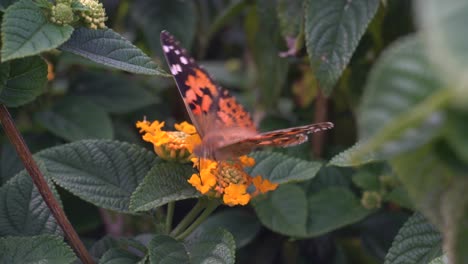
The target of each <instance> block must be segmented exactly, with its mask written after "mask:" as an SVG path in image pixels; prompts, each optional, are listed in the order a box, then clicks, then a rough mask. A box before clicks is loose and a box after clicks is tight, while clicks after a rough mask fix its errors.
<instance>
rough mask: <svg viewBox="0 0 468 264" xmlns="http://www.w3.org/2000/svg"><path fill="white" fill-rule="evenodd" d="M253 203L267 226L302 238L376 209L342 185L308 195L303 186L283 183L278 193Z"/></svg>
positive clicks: (359, 218) (357, 218)
mask: <svg viewBox="0 0 468 264" xmlns="http://www.w3.org/2000/svg"><path fill="white" fill-rule="evenodd" d="M253 206H254V209H255V212H256V213H257V215H258V217H259V219H260V221H261V222H262V224H264V225H265V226H266V227H268V228H270V229H272V230H273V231H275V232H278V233H281V234H285V235H288V236H294V237H301V238H305V237H315V236H319V235H322V234H325V233H327V232H330V231H333V230H335V229H338V228H340V227H343V226H346V225H349V224H352V223H355V222H358V221H360V220H362V219H364V218H365V217H366V216H368V215H369V214H370V213H371V212H372V211H371V210H367V209H365V208H364V207H362V206H361V203H360V201H359V199H358V198H357V197H356V196H355V195H354V194H353V193H351V192H350V191H349V190H348V189H347V188H342V187H330V188H327V189H324V190H322V191H319V192H313V193H307V194H306V193H305V192H304V190H303V189H301V188H300V187H299V186H295V185H280V187H279V188H278V189H277V190H275V191H274V192H271V193H268V194H267V195H264V196H260V197H258V198H256V199H254V200H253Z"/></svg>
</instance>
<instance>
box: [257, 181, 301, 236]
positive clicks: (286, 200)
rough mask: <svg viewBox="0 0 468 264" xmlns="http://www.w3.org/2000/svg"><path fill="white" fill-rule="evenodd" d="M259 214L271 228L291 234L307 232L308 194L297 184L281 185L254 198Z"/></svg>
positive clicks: (297, 234) (298, 234) (262, 220)
mask: <svg viewBox="0 0 468 264" xmlns="http://www.w3.org/2000/svg"><path fill="white" fill-rule="evenodd" d="M252 205H253V206H254V209H255V212H256V213H257V216H258V218H259V220H260V222H262V224H263V225H265V226H266V227H268V228H269V229H271V230H273V231H275V232H278V233H281V234H285V235H290V236H298V237H303V236H305V235H306V234H307V231H306V224H307V213H308V212H307V196H306V194H305V193H304V191H303V190H302V189H301V188H300V187H299V186H296V185H293V184H287V185H280V186H279V187H278V189H276V190H275V191H273V192H269V193H267V194H265V195H260V196H258V197H256V198H255V199H253V200H252Z"/></svg>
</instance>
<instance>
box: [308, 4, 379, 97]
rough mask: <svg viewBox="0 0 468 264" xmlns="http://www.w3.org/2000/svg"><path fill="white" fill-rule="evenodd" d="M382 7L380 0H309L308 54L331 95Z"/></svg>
mask: <svg viewBox="0 0 468 264" xmlns="http://www.w3.org/2000/svg"><path fill="white" fill-rule="evenodd" d="M378 7H379V1H376V0H363V1H346V0H333V1H327V0H319V1H317V0H306V4H305V39H306V47H307V53H308V54H309V59H310V63H311V65H312V67H313V70H314V72H315V76H316V78H317V79H318V81H319V83H320V87H321V88H322V90H323V91H324V93H325V94H327V95H329V94H331V92H332V89H333V86H334V85H335V83H336V81H337V80H338V78H339V77H340V75H341V73H342V72H343V70H344V69H345V68H346V66H347V64H348V63H349V60H350V59H351V56H352V55H353V53H354V50H355V49H356V47H357V46H358V44H359V40H360V39H361V37H362V35H364V32H365V31H366V28H367V25H368V24H369V22H370V21H371V19H372V18H373V17H374V15H375V13H376V12H377V8H378Z"/></svg>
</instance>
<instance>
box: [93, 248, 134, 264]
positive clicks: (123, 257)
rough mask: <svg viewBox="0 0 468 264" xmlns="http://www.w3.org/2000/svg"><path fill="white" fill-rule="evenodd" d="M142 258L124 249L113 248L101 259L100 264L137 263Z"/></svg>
mask: <svg viewBox="0 0 468 264" xmlns="http://www.w3.org/2000/svg"><path fill="white" fill-rule="evenodd" d="M140 259H141V258H140V257H138V256H135V255H133V254H132V253H130V252H128V251H125V250H123V249H118V248H111V249H109V250H108V251H107V252H106V253H104V255H102V257H101V258H100V259H99V264H128V263H137V262H138V261H139V260H140Z"/></svg>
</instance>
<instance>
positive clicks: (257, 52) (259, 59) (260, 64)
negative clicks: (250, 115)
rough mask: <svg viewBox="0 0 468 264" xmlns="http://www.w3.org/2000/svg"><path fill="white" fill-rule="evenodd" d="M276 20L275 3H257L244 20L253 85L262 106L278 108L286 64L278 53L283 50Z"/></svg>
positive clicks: (264, 1)
mask: <svg viewBox="0 0 468 264" xmlns="http://www.w3.org/2000/svg"><path fill="white" fill-rule="evenodd" d="M277 20H278V19H277V17H276V3H275V1H270V0H259V1H256V2H255V5H254V6H252V8H251V10H250V12H249V14H248V16H247V20H246V33H247V41H248V45H249V47H250V49H251V50H252V55H253V59H254V62H255V66H256V70H257V78H256V84H255V86H258V87H259V91H258V95H259V96H260V97H259V98H258V100H257V103H259V104H260V105H261V106H262V107H264V108H265V109H268V108H270V107H277V105H278V100H279V97H280V94H281V89H282V88H283V85H284V83H285V81H286V74H287V72H288V62H287V60H286V59H285V58H281V57H280V56H279V53H280V52H281V51H282V50H284V49H285V46H284V43H283V39H282V38H281V34H280V27H279V25H278V21H277Z"/></svg>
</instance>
